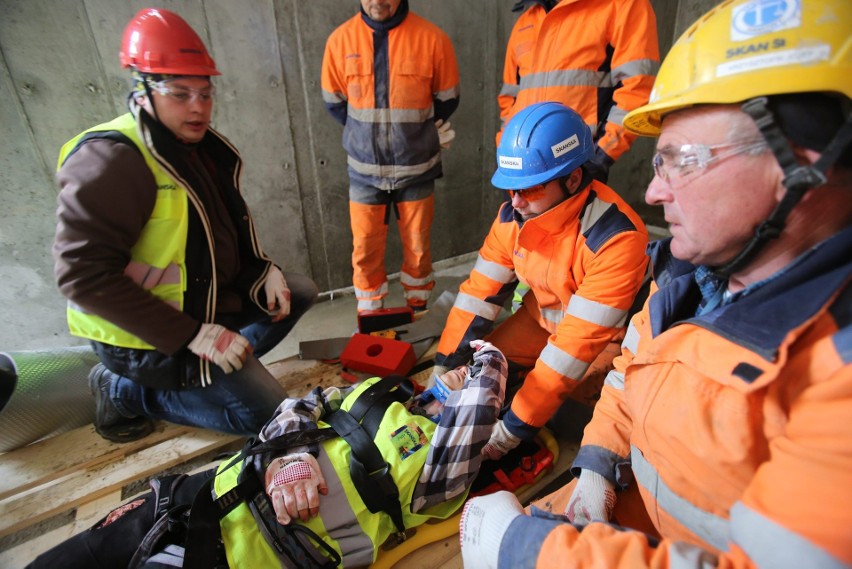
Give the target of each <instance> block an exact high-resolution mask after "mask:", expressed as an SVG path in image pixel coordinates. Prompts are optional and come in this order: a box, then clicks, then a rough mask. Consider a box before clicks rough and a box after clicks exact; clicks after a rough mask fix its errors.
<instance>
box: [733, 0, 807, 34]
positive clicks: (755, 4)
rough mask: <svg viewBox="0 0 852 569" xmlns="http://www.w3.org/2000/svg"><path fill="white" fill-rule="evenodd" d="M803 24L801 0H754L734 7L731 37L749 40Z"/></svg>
mask: <svg viewBox="0 0 852 569" xmlns="http://www.w3.org/2000/svg"><path fill="white" fill-rule="evenodd" d="M801 24H802V7H801V2H800V0H753V1H751V2H746V3H744V4H742V5H740V6H737V7H736V8H734V9H733V13H732V15H731V39H732V40H733V41H742V40H747V39H751V38H753V37H755V36H760V35H763V34H768V33H772V32H778V31H781V30H789V29H790V28H797V27H799V26H800V25H801Z"/></svg>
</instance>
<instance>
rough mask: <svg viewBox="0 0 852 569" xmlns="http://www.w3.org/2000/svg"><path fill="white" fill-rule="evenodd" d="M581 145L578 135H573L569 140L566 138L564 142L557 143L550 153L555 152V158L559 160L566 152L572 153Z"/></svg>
mask: <svg viewBox="0 0 852 569" xmlns="http://www.w3.org/2000/svg"><path fill="white" fill-rule="evenodd" d="M579 145H580V139H579V138H577V135H576V134H572V135H571V136H570V137H569V138H566V139H565V140H563V141H562V142H557V143H556V144H554V145H553V146H551V147H550V151H551V152H553V157H554V158H559V157H560V156H562V155H563V154H565V153H566V152H571V151H572V150H574V149H575V148H577V147H578V146H579Z"/></svg>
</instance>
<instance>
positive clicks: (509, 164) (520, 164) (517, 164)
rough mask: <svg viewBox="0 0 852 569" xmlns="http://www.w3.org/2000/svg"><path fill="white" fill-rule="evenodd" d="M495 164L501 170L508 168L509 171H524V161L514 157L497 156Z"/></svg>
mask: <svg viewBox="0 0 852 569" xmlns="http://www.w3.org/2000/svg"><path fill="white" fill-rule="evenodd" d="M497 163H498V164H499V165H500V167H501V168H508V169H509V170H523V169H524V159H523V158H516V157H514V156H498V157H497Z"/></svg>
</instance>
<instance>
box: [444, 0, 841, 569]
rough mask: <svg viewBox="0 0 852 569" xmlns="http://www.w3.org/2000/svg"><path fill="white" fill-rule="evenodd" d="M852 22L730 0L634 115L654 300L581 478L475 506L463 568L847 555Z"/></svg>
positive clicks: (811, 563) (591, 429)
mask: <svg viewBox="0 0 852 569" xmlns="http://www.w3.org/2000/svg"><path fill="white" fill-rule="evenodd" d="M850 22H852V4H850V3H849V2H848V1H847V0H789V1H785V2H779V1H777V0H737V1H734V2H726V3H724V4H722V5H720V6H719V7H717V8H716V9H715V10H713V11H711V13H710V14H708V15H707V16H705V17H703V18H702V19H701V20H700V21H699V23H698V24H696V25H695V26H694V27H693V28H691V29H689V30H688V31H687V32H686V33H685V34H684V35H683V36H682V37H681V38H680V39H679V40H678V42H677V43H676V44H675V46H674V47H673V48H672V50H671V52H670V53H669V55H668V57H666V60H665V61H664V62H663V65H662V67H661V69H660V73H659V75H658V78H657V83H656V85H655V88H654V94H653V95H652V97H651V101H650V103H649V104H648V105H645V106H644V107H641V108H639V109H637V110H635V111H633V112H632V113H630V114H629V115H627V117H626V118H625V125H626V126H627V128H629V129H631V130H633V131H634V132H636V133H638V134H643V135H650V136H654V135H659V141H658V144H657V154H656V155H655V156H654V168H655V172H656V177H655V178H654V179H653V181H652V182H651V185H650V186H649V188H648V193H647V195H646V201H647V202H648V203H650V204H654V205H662V206H663V209H664V212H665V218H666V220H667V221H668V222H669V224H670V228H671V233H672V238H671V239H668V240H665V241H661V242H658V243H656V244H655V246H654V247H653V248H652V251H651V258H652V267H653V273H654V275H653V276H654V287H652V290H651V295H650V297H649V299H648V301H647V303H646V305H645V307H644V309H643V310H642V311H641V312H640V313H638V314H637V315H636V316H635V317H634V318H633V319H632V321H631V324H630V327H629V329H628V332H627V334H626V337H625V340H624V342H623V344H622V356H621V357H619V358H617V359H616V369H615V371H613V372H612V373H611V374H610V375H609V377H608V378H607V382H606V385H605V386H604V389H603V393H602V396H601V400H600V401H599V402H598V404H597V406H596V408H595V413H594V417H593V419H592V421H591V423H590V424H589V425H588V427H587V428H586V432H585V435H584V438H583V442H582V446H581V448H580V451H579V454H578V455H577V458H576V460H575V462H574V464H573V469H572V472H573V473H574V474H575V475H576V476H578V479H577V480H576V481H574V482H572V483H571V484H570V485H568V486H567V487H565V488H564V489H562V490H560V491H558V492H557V493H555V494H553V495H551V496H549V497H547V498H545V499H544V500H542V501H540V502H538V503H536V504H535V505H534V506H537V508H533V510H532V513H533V516H525V515H523V511H522V509H521V506H520V504H518V502H517V500H516V499H515V497H514V496H513V495H510V494H506V493H500V494H495V495H492V496H488V497H484V498H477V499H474V500H472V501H470V502H469V503H468V505H467V509H466V511H465V513H464V515H463V517H462V521H461V533H462V536H461V540H462V555H463V557H464V560H465V567H466V568H470V567H500V568H502V567H512V568H513V569H517V568H525V567H552V566H554V564H555V563H556V562H558V563H559V564H561V565H565V566H567V565H570V566H571V567H627V566H629V567H655V568H657V567H772V568H779V567H780V568H786V567H791V568H792V567H808V568H814V567H848V566H850V565H852V540H850V539H849V528H850V527H852V492H850V490H849V487H850V483H852V422H850V420H849V417H850V416H852V365H850V363H852V308H850V307H852V289H850V286H849V282H850V275H852V199H850V196H852V150H850V141H852V115H851V114H850V108H852V101H850V97H852V82H850V81H849V77H850V76H852V58H851V57H850V55H849V38H850V35H852V27H850ZM539 508H541V509H539ZM545 510H547V511H545ZM615 524H618V525H615Z"/></svg>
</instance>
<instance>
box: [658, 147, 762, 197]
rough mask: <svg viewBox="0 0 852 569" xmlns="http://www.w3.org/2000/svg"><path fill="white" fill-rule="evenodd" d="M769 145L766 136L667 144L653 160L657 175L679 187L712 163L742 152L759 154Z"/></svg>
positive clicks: (671, 184) (659, 149)
mask: <svg viewBox="0 0 852 569" xmlns="http://www.w3.org/2000/svg"><path fill="white" fill-rule="evenodd" d="M768 148H769V147H768V146H767V145H766V141H765V140H763V139H752V140H744V141H739V142H728V143H724V144H713V145H707V144H683V145H681V146H680V147H675V146H672V145H669V144H667V145H666V146H663V147H662V148H658V149H657V152H656V154H654V157H653V159H652V160H651V163H652V164H653V166H654V173H655V174H656V175H657V177H659V178H660V179H661V180H664V181H666V182H667V183H668V184H669V185H670V186H672V187H676V186H679V185H683V184H685V183H686V182H687V181H688V180H689V179H690V178H696V177H698V175H700V174H698V173H701V172H703V171H704V170H706V169H707V167H708V166H710V165H711V164H713V163H717V162H721V161H722V160H725V159H727V158H732V157H734V156H739V155H740V154H751V155H757V154H760V153H762V152H764V151H765V150H767V149H768Z"/></svg>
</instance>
